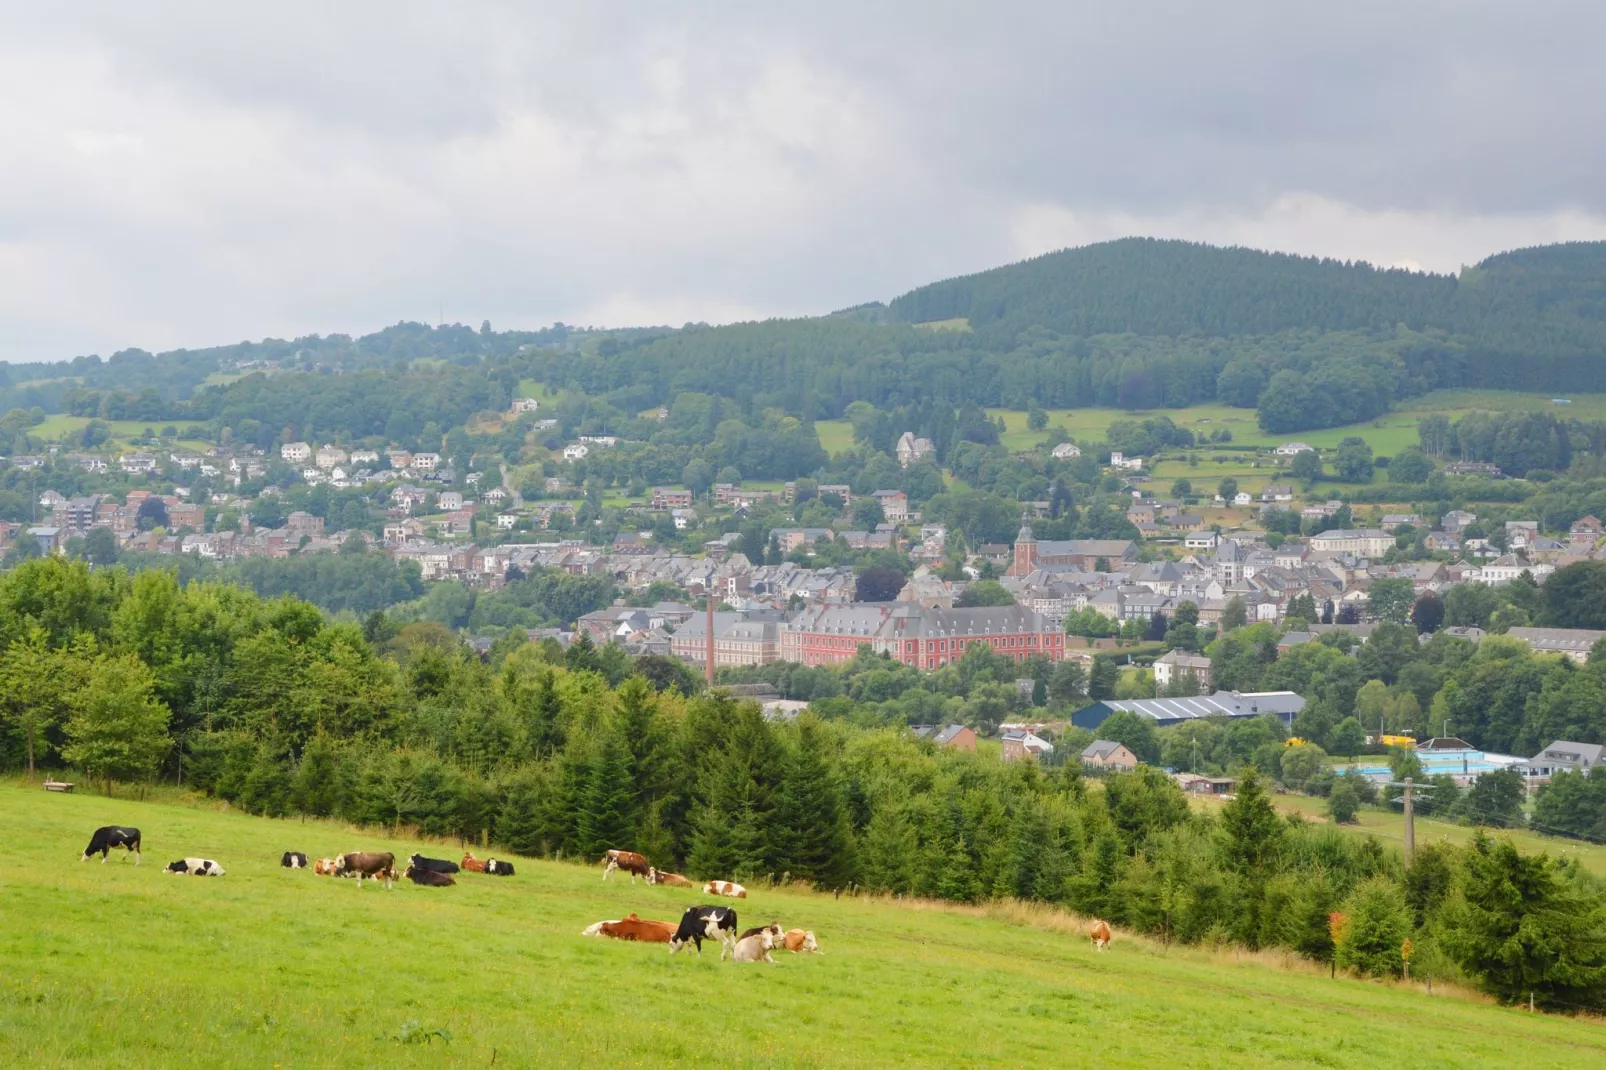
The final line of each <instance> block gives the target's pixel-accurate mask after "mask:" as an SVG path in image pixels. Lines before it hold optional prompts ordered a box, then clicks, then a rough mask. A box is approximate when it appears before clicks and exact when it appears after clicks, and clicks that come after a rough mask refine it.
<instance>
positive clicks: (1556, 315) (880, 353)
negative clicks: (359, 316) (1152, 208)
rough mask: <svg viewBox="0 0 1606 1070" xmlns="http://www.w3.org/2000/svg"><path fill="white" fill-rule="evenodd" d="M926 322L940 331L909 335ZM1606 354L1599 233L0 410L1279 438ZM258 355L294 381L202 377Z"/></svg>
mask: <svg viewBox="0 0 1606 1070" xmlns="http://www.w3.org/2000/svg"><path fill="white" fill-rule="evenodd" d="M933 323H935V324H938V325H939V326H940V327H941V329H936V328H934V327H931V326H922V325H926V324H933ZM1603 354H1606V243H1599V242H1597V243H1571V244H1567V245H1556V246H1546V247H1541V248H1534V249H1524V250H1518V251H1515V252H1509V253H1502V254H1499V255H1497V256H1491V257H1489V258H1488V259H1486V260H1484V261H1483V262H1482V263H1480V264H1478V265H1476V266H1474V267H1469V268H1466V269H1464V270H1463V271H1462V272H1461V273H1460V274H1459V275H1456V276H1449V275H1432V274H1424V273H1419V272H1409V271H1403V270H1384V269H1378V268H1374V267H1372V266H1370V265H1367V264H1362V263H1345V262H1340V261H1334V260H1321V259H1316V258H1311V257H1299V256H1290V255H1286V254H1272V253H1262V252H1256V251H1253V250H1248V249H1236V248H1234V249H1221V248H1215V247H1211V246H1206V245H1198V244H1191V243H1186V242H1178V241H1158V240H1153V239H1138V238H1133V239H1123V240H1121V241H1115V242H1108V243H1104V244H1101V245H1093V246H1087V247H1085V248H1079V249H1069V250H1065V251H1063V252H1058V253H1052V254H1049V255H1047V256H1043V257H1038V258H1036V259H1034V260H1029V261H1024V262H1022V263H1018V264H1013V265H1009V266H1007V267H1000V268H996V269H993V270H991V271H986V272H982V273H980V274H977V275H970V276H965V277H963V278H957V279H950V280H947V281H943V282H938V283H934V284H932V285H930V286H925V287H921V288H919V289H916V290H914V291H911V292H910V293H908V294H905V295H903V296H901V297H898V298H896V299H894V300H893V301H892V302H891V303H890V304H887V305H881V304H878V303H871V304H868V305H861V306H858V307H856V308H853V309H849V310H846V311H843V312H840V313H836V314H833V315H828V316H822V317H815V318H806V319H797V320H774V321H767V322H762V323H742V324H734V325H731V326H726V327H708V326H705V325H697V324H688V325H686V326H685V327H682V328H680V329H669V328H660V329H646V330H627V331H619V330H596V331H580V330H575V329H572V328H569V327H565V326H563V325H561V324H559V325H556V326H554V327H551V328H548V329H545V330H541V331H508V332H498V331H495V330H493V329H492V328H491V326H490V324H488V323H487V324H482V325H481V327H480V329H479V330H474V329H471V328H469V327H464V326H460V325H453V326H450V327H440V328H430V327H428V326H425V325H422V324H416V323H414V324H398V325H396V326H395V327H391V328H387V329H386V330H385V331H381V332H378V333H376V334H371V335H366V336H363V337H361V338H355V339H354V338H351V337H349V336H346V335H329V336H324V337H319V336H309V337H306V338H301V339H296V340H294V341H280V340H266V341H263V342H260V343H240V344H238V345H232V346H225V347H219V348H216V349H206V350H193V351H176V352H172V353H164V354H160V355H152V354H150V353H146V352H144V351H141V350H125V351H122V352H119V353H117V354H114V355H113V356H112V357H111V358H109V359H107V360H102V359H100V358H99V357H79V358H77V359H74V360H72V361H62V362H57V363H50V362H41V363H36V364H26V365H14V366H11V367H10V368H9V369H5V368H0V411H4V410H6V409H13V408H20V409H28V408H32V407H34V406H38V407H39V408H40V409H41V410H42V411H45V412H57V411H71V412H75V413H79V414H85V415H98V416H101V417H102V418H108V419H144V420H169V419H172V420H177V419H195V420H206V421H215V422H218V423H219V424H220V425H222V424H228V425H230V426H234V425H235V424H238V423H240V422H242V421H245V420H259V421H261V423H262V424H263V425H265V426H268V427H270V428H274V429H277V428H276V427H275V425H279V426H286V425H294V426H297V427H302V426H307V425H311V426H316V427H324V428H328V429H329V430H344V431H348V432H349V433H351V434H354V435H378V434H382V433H387V432H391V431H394V432H398V434H394V435H392V436H391V437H393V438H400V437H405V433H406V432H407V431H408V430H410V429H414V430H416V428H422V427H423V426H424V425H426V424H428V423H436V424H437V425H439V426H440V427H442V428H446V427H449V426H451V425H452V424H453V423H457V422H460V421H461V419H462V418H463V415H464V413H465V412H471V411H473V410H474V409H476V408H484V407H494V406H495V405H496V404H498V403H499V402H500V401H502V400H504V399H505V398H506V397H507V396H509V395H510V394H511V393H512V392H513V390H514V389H515V387H516V385H517V383H518V381H519V380H520V379H525V378H534V379H537V380H539V381H542V382H545V383H549V384H557V385H562V386H568V387H573V388H576V389H578V390H581V391H583V392H584V393H585V394H586V395H588V396H590V397H593V398H597V399H600V400H602V401H605V402H606V403H608V404H610V405H613V406H615V407H616V408H617V409H618V410H619V411H621V412H624V413H629V414H634V413H637V412H640V411H641V410H643V409H646V408H648V407H650V406H657V405H663V404H668V403H670V402H672V401H673V399H674V398H675V397H676V396H677V395H679V394H682V393H688V392H689V393H702V394H711V395H718V396H720V397H722V398H725V399H726V400H728V401H730V402H733V403H734V404H735V405H736V407H737V408H738V409H739V411H740V412H741V413H742V414H744V415H745V417H746V418H747V420H748V422H749V423H750V424H753V425H755V426H756V424H757V422H758V421H759V420H760V418H761V417H760V415H759V414H761V413H762V411H763V410H766V409H772V408H773V409H779V410H781V411H782V412H783V413H786V414H788V415H790V416H793V417H797V418H800V419H802V420H804V421H809V420H813V419H822V418H828V417H838V416H841V415H842V414H843V412H844V410H845V409H846V408H847V406H848V405H850V404H852V403H853V402H855V401H865V402H868V403H870V404H873V405H876V406H878V407H883V408H895V407H899V406H904V405H918V404H922V403H931V402H936V401H941V402H946V403H947V404H949V405H950V406H953V407H960V406H963V405H967V404H972V405H983V406H1003V407H1009V408H1017V409H1025V408H1028V407H1030V406H1031V405H1033V404H1034V403H1035V404H1038V405H1042V406H1045V407H1050V408H1054V407H1058V408H1071V407H1087V406H1112V407H1121V408H1126V409H1152V408H1162V407H1182V406H1187V405H1192V404H1196V403H1199V402H1206V401H1220V402H1223V403H1225V404H1229V405H1235V406H1241V407H1244V408H1258V409H1259V413H1260V422H1261V426H1262V427H1263V428H1264V429H1265V430H1267V431H1269V432H1275V433H1283V432H1292V431H1299V430H1304V429H1308V428H1315V427H1327V426H1337V425H1342V424H1347V423H1354V422H1357V421H1360V420H1366V419H1370V418H1372V417H1374V416H1376V415H1378V414H1379V413H1381V412H1384V411H1386V410H1387V409H1388V408H1389V407H1390V406H1391V405H1392V404H1393V403H1394V402H1395V401H1396V400H1398V399H1400V398H1403V397H1410V396H1413V395H1417V394H1421V393H1424V392H1426V391H1429V390H1434V389H1440V388H1451V387H1490V388H1502V389H1514V390H1529V391H1557V392H1573V391H1606V362H1603V361H1602V360H1600V359H1599V358H1600V357H1601V356H1602V355H1603ZM261 361H272V362H274V363H275V364H277V365H278V366H279V368H280V370H289V371H292V372H294V373H296V374H291V375H289V376H287V377H283V376H280V377H275V378H278V379H280V380H281V381H278V382H274V383H271V384H269V383H265V382H262V381H261V380H262V378H263V377H262V376H260V375H248V376H247V377H246V378H245V379H243V380H240V381H238V382H225V383H218V382H211V383H209V382H208V379H209V378H210V377H212V376H214V375H215V374H216V373H217V372H218V371H219V370H229V369H236V368H239V369H242V370H246V371H250V370H252V368H253V365H252V364H251V362H261ZM403 371H405V372H406V374H405V375H398V374H397V373H400V372H403ZM331 377H332V378H331ZM415 425H416V427H415Z"/></svg>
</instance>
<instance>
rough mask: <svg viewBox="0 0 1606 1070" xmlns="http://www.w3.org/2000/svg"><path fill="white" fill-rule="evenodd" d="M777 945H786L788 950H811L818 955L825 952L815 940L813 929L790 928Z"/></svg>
mask: <svg viewBox="0 0 1606 1070" xmlns="http://www.w3.org/2000/svg"><path fill="white" fill-rule="evenodd" d="M777 946H779V947H784V948H786V950H788V951H809V952H813V953H814V954H816V955H823V954H825V952H823V951H821V950H820V945H819V944H817V943H815V941H814V930H813V929H808V930H804V929H788V930H786V934H785V935H784V936H782V937H781V942H780V944H778V945H777Z"/></svg>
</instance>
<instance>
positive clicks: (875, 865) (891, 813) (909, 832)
mask: <svg viewBox="0 0 1606 1070" xmlns="http://www.w3.org/2000/svg"><path fill="white" fill-rule="evenodd" d="M919 847H920V841H919V838H918V837H917V836H916V835H915V830H914V828H913V826H911V825H910V824H909V819H908V818H907V817H906V816H905V814H904V809H903V807H902V806H900V805H898V804H897V803H895V802H893V801H892V800H884V801H883V802H881V803H880V804H879V805H878V806H876V807H875V810H874V814H873V816H872V817H871V818H870V824H869V825H868V826H867V827H866V828H865V830H864V842H863V846H862V849H861V852H860V856H861V858H862V859H863V866H862V872H863V875H864V884H865V887H867V888H870V889H871V890H873V891H877V892H899V893H904V892H908V891H910V890H911V889H912V888H913V887H914V882H915V858H916V855H917V852H918V851H919Z"/></svg>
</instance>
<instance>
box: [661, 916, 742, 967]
mask: <svg viewBox="0 0 1606 1070" xmlns="http://www.w3.org/2000/svg"><path fill="white" fill-rule="evenodd" d="M736 924H737V923H736V911H734V910H732V909H731V908H730V907H709V906H704V907H687V908H686V913H684V914H682V915H681V916H680V925H679V927H678V928H676V929H675V934H674V936H672V937H670V939H669V953H670V954H674V953H675V952H676V951H679V950H680V949H681V948H683V947H685V946H686V945H687V944H696V945H697V953H698V954H699V955H701V954H702V953H703V941H704V940H718V941H719V957H720V960H721V961H724V959H725V955H726V954H727V953H728V952H729V951H730V950H731V948H732V947H734V946H735V944H736Z"/></svg>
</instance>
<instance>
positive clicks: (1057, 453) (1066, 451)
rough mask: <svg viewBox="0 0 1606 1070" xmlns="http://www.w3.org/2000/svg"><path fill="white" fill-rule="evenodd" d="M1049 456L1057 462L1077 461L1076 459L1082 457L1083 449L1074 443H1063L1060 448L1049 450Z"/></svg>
mask: <svg viewBox="0 0 1606 1070" xmlns="http://www.w3.org/2000/svg"><path fill="white" fill-rule="evenodd" d="M1049 456H1050V457H1053V458H1054V459H1055V460H1056V461H1071V460H1075V459H1076V458H1078V457H1080V456H1082V447H1080V446H1078V445H1077V444H1076V443H1074V442H1061V443H1060V444H1059V445H1058V446H1055V447H1054V448H1053V449H1052V450H1049Z"/></svg>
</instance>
